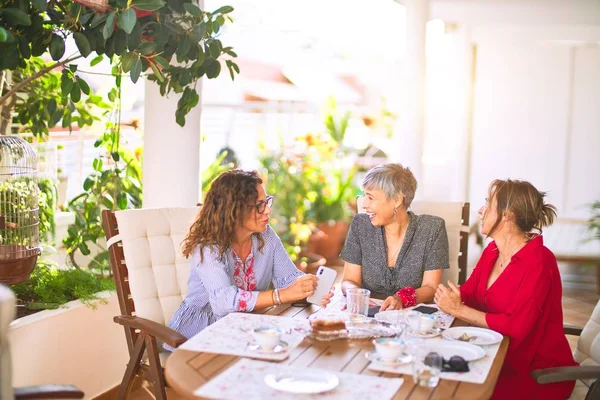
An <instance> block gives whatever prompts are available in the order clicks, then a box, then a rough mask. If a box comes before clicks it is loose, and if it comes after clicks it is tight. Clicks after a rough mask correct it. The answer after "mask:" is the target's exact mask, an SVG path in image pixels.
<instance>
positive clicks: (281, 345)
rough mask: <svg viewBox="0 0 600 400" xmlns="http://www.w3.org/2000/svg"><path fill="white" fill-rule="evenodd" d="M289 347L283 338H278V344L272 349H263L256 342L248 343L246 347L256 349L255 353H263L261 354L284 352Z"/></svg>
mask: <svg viewBox="0 0 600 400" xmlns="http://www.w3.org/2000/svg"><path fill="white" fill-rule="evenodd" d="M289 348H290V345H289V344H288V343H287V342H284V341H283V340H280V341H279V344H277V345H276V346H275V347H273V348H272V349H265V348H263V347H260V345H259V344H257V343H248V349H250V350H252V351H256V352H257V353H263V354H279V353H285V352H286V351H288V349H289Z"/></svg>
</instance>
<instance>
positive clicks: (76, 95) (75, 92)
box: [71, 84, 81, 103]
mask: <svg viewBox="0 0 600 400" xmlns="http://www.w3.org/2000/svg"><path fill="white" fill-rule="evenodd" d="M79 100H81V89H80V88H79V85H78V84H73V88H72V89H71V101H73V103H79Z"/></svg>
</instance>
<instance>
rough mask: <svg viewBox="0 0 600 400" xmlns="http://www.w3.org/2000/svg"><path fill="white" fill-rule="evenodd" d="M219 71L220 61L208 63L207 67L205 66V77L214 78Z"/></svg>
mask: <svg viewBox="0 0 600 400" xmlns="http://www.w3.org/2000/svg"><path fill="white" fill-rule="evenodd" d="M220 73H221V63H220V62H218V61H215V62H214V63H212V64H210V65H209V66H208V68H206V77H207V78H208V79H213V78H216V77H217V76H219V74H220Z"/></svg>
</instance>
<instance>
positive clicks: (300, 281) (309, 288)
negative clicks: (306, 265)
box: [279, 274, 319, 303]
mask: <svg viewBox="0 0 600 400" xmlns="http://www.w3.org/2000/svg"><path fill="white" fill-rule="evenodd" d="M318 281H319V280H318V279H317V277H316V276H314V275H311V274H306V275H302V276H300V277H298V278H296V280H295V281H294V282H292V284H291V285H290V286H288V287H286V288H285V289H280V290H279V293H280V295H281V301H282V302H283V303H289V302H291V301H296V300H301V299H305V298H307V297H308V296H312V295H313V294H314V293H315V289H316V288H317V282H318Z"/></svg>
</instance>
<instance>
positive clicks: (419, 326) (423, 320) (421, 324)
mask: <svg viewBox="0 0 600 400" xmlns="http://www.w3.org/2000/svg"><path fill="white" fill-rule="evenodd" d="M408 326H410V329H412V331H413V332H419V333H427V332H430V331H431V330H433V328H434V326H435V318H434V317H433V316H432V315H427V314H422V313H420V312H418V311H412V312H411V313H410V314H409V315H408Z"/></svg>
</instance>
